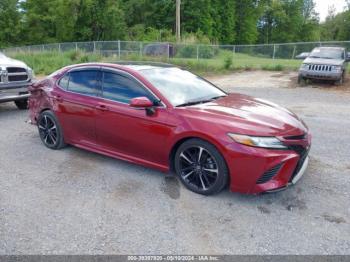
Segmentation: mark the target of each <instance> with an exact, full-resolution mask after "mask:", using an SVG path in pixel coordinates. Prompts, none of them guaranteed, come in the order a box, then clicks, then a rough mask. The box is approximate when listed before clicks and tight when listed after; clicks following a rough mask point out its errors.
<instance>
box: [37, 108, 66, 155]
mask: <svg viewBox="0 0 350 262" xmlns="http://www.w3.org/2000/svg"><path fill="white" fill-rule="evenodd" d="M38 129H39V135H40V139H41V141H42V142H43V143H44V145H45V146H47V147H48V148H50V149H61V148H63V147H65V146H66V144H65V143H64V139H63V134H62V129H61V126H60V125H59V123H58V120H57V118H56V116H55V115H54V113H53V112H51V111H44V112H42V113H41V114H40V116H39V119H38Z"/></svg>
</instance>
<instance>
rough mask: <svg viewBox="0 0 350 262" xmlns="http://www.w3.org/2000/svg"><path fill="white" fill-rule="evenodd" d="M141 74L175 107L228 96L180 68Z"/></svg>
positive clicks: (153, 70) (147, 71)
mask: <svg viewBox="0 0 350 262" xmlns="http://www.w3.org/2000/svg"><path fill="white" fill-rule="evenodd" d="M140 73H141V74H142V75H143V76H144V77H145V78H146V79H147V80H148V81H149V82H151V84H153V85H154V86H155V87H156V88H157V89H158V90H159V91H160V92H161V93H162V95H163V96H165V97H166V98H167V99H168V100H169V101H170V103H171V104H172V105H173V106H180V105H185V104H189V103H193V104H195V103H199V102H206V101H208V100H211V99H215V98H218V97H221V96H226V94H225V93H224V92H223V91H221V90H220V89H218V88H217V87H215V86H214V85H212V84H210V83H209V82H207V81H205V80H204V79H202V78H200V77H198V76H196V75H194V74H192V73H190V72H188V71H185V70H182V69H180V68H175V67H174V68H152V69H145V70H140Z"/></svg>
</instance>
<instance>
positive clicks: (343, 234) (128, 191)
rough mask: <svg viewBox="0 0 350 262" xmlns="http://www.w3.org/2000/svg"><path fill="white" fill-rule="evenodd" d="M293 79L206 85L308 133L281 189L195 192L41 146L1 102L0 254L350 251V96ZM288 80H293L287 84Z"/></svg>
mask: <svg viewBox="0 0 350 262" xmlns="http://www.w3.org/2000/svg"><path fill="white" fill-rule="evenodd" d="M294 78H295V75H294V74H290V73H266V72H244V73H239V74H233V75H229V76H224V77H215V78H213V79H212V80H213V81H214V82H216V83H217V84H218V85H220V86H221V87H222V88H224V89H226V90H228V91H233V92H241V93H245V94H249V95H253V96H257V97H261V98H265V99H269V100H271V101H273V102H276V103H278V104H281V105H283V106H286V107H288V108H290V109H291V110H293V111H294V112H296V113H297V114H299V115H300V116H302V118H303V119H304V120H305V121H306V123H307V124H308V125H309V127H310V128H311V130H312V132H313V135H314V139H313V148H312V151H311V161H310V166H309V169H308V172H307V174H306V175H305V176H304V177H303V178H302V179H301V180H300V181H299V183H298V184H297V185H296V186H294V187H291V188H289V189H287V190H286V191H283V192H279V193H275V194H268V195H260V196H247V195H241V194H236V193H230V192H228V191H224V192H222V193H221V194H219V195H216V196H212V197H204V196H200V195H196V194H194V193H191V192H189V191H188V190H186V189H185V188H184V187H183V186H182V185H181V184H180V183H179V182H178V181H177V180H176V179H175V178H173V177H171V176H167V175H164V174H162V173H160V172H157V171H155V170H151V169H147V168H143V167H140V166H137V165H133V164H128V163H126V162H123V161H119V160H115V159H111V158H108V157H104V156H100V155H97V154H94V153H89V152H86V151H83V150H80V149H77V148H73V147H68V148H66V149H64V150H60V151H51V150H49V149H47V148H45V147H44V146H43V145H42V144H41V142H40V140H39V136H38V133H37V130H36V128H35V127H33V126H30V125H29V124H27V123H26V120H27V119H28V115H27V112H25V111H18V110H17V109H16V108H15V107H14V106H13V105H12V104H11V103H7V104H1V105H0V126H1V132H0V141H1V143H0V152H1V154H0V254H162V253H165V254H170V253H171V254H193V253H194V254H203V253H205V254H350V205H349V203H350V162H349V159H350V153H349V152H350V143H349V130H350V103H349V102H350V92H349V91H347V90H348V89H347V88H343V89H339V88H335V89H331V88H326V87H322V88H312V87H303V88H295V87H294V86H293V84H292V80H293V79H294ZM291 79H292V80H291Z"/></svg>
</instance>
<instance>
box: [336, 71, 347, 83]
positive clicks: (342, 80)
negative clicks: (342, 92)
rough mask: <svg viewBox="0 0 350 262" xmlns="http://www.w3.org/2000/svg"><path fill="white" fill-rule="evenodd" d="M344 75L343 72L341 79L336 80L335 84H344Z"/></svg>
mask: <svg viewBox="0 0 350 262" xmlns="http://www.w3.org/2000/svg"><path fill="white" fill-rule="evenodd" d="M344 77H345V73H343V74H342V75H341V77H340V79H338V80H337V81H335V85H337V86H341V85H342V84H344Z"/></svg>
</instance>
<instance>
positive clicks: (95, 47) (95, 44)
mask: <svg viewBox="0 0 350 262" xmlns="http://www.w3.org/2000/svg"><path fill="white" fill-rule="evenodd" d="M95 53H96V42H95V41H94V54H95Z"/></svg>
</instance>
